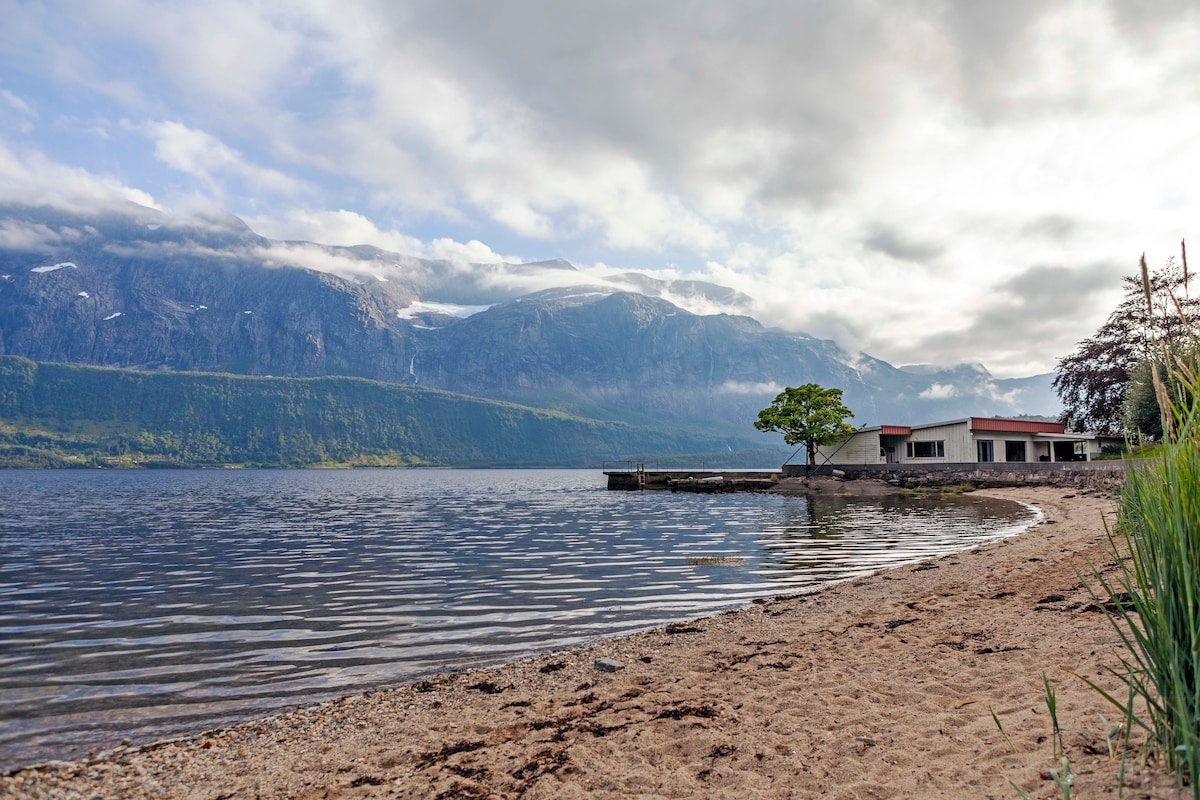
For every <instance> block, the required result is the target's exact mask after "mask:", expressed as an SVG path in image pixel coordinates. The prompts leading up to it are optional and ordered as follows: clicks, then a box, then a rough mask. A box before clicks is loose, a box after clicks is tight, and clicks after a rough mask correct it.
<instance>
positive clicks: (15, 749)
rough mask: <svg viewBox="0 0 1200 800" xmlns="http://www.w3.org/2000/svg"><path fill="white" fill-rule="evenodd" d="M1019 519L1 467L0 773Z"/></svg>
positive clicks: (366, 475) (680, 498)
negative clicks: (0, 771) (34, 470)
mask: <svg viewBox="0 0 1200 800" xmlns="http://www.w3.org/2000/svg"><path fill="white" fill-rule="evenodd" d="M1035 516H1036V513H1035V512H1033V511H1032V510H1030V509H1028V508H1025V507H1023V506H1018V505H1017V504H1013V503H1003V502H996V501H983V500H981V499H978V498H973V497H971V496H970V495H968V496H965V497H962V498H952V499H949V500H936V499H934V500H930V499H922V498H912V497H900V498H895V499H886V500H884V501H882V502H880V501H848V500H839V499H833V498H821V499H819V500H817V501H815V502H814V501H813V500H811V499H809V500H806V499H805V498H800V497H776V496H770V495H759V494H724V495H690V494H670V493H666V492H609V491H607V490H606V489H605V484H604V476H603V475H601V474H600V473H599V472H594V471H582V470H511V471H510V470H485V471H472V470H428V471H426V470H354V471H241V470H228V471H220V470H209V471H200V470H197V471H169V472H168V471H146V472H114V471H99V470H98V471H87V472H83V471H70V472H53V471H45V472H18V471H10V472H0V554H2V555H3V557H2V559H0V770H8V769H11V768H14V767H16V766H18V765H22V764H29V763H35V762H39V761H44V760H48V759H52V758H75V757H80V756H84V755H86V754H87V753H88V752H89V751H92V750H97V749H104V748H107V747H111V746H113V745H115V744H117V743H119V742H120V741H121V740H122V739H125V738H129V739H132V740H133V741H135V742H144V741H148V740H152V739H155V738H164V737H168V736H172V735H178V734H181V733H186V732H195V731H200V730H205V729H208V728H212V727H215V726H217V725H221V724H225V723H228V722H231V721H234V720H238V719H244V718H247V717H254V716H263V715H266V714H269V713H272V712H273V711H275V710H277V709H280V708H283V707H287V706H293V705H298V704H301V703H307V702H313V701H317V700H320V699H324V698H328V697H330V696H336V695H339V694H344V693H346V692H349V691H354V690H360V689H364V688H367V687H371V686H378V685H385V684H396V683H401V682H404V681H408V680H413V679H416V678H419V677H421V676H425V675H429V674H431V673H436V672H438V671H444V670H446V669H447V668H458V667H464V666H468V665H476V664H485V663H495V662H498V661H504V660H511V659H513V658H515V657H518V656H521V655H524V654H529V653H533V652H536V651H542V650H550V649H555V648H562V647H567V646H571V645H578V644H581V643H584V642H587V641H590V640H594V639H596V638H598V637H600V636H607V635H613V634H619V633H622V632H629V631H633V630H638V629H644V628H647V627H652V626H655V625H661V624H664V623H667V622H669V621H672V620H679V619H687V618H692V617H696V616H700V615H703V614H710V613H714V612H718V611H722V610H725V609H730V608H736V607H740V606H744V605H746V604H747V603H749V602H750V601H751V600H752V599H754V598H757V597H764V596H770V595H774V594H780V593H783V592H794V591H801V590H805V589H809V588H811V587H814V586H816V585H818V584H820V583H823V582H827V581H833V580H842V579H846V578H851V577H855V576H858V575H863V574H867V573H870V572H873V571H875V570H878V569H880V568H883V567H889V566H894V565H897V564H902V563H907V562H912V561H916V560H920V559H924V558H929V557H932V556H936V555H940V554H944V553H947V552H951V551H955V550H961V549H963V548H966V547H970V546H973V545H976V544H979V543H982V542H986V541H991V540H994V539H997V538H1001V537H1004V536H1008V535H1011V534H1013V533H1016V532H1017V531H1019V530H1021V529H1023V528H1024V527H1025V526H1027V525H1028V524H1029V523H1030V522H1032V521H1033V520H1034V519H1035Z"/></svg>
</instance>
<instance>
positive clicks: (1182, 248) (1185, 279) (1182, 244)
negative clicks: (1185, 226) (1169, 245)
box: [1179, 239, 1188, 297]
mask: <svg viewBox="0 0 1200 800" xmlns="http://www.w3.org/2000/svg"><path fill="white" fill-rule="evenodd" d="M1179 252H1180V253H1181V254H1182V255H1183V296H1184V297H1187V285H1188V272H1187V239H1180V240H1179Z"/></svg>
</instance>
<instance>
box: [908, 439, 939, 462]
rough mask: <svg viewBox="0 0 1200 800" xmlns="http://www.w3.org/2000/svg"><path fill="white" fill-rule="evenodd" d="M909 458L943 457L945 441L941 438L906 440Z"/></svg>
mask: <svg viewBox="0 0 1200 800" xmlns="http://www.w3.org/2000/svg"><path fill="white" fill-rule="evenodd" d="M908 457H909V458H945V457H946V443H945V442H944V441H942V440H941V439H939V440H937V441H936V442H908Z"/></svg>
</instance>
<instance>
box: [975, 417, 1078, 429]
mask: <svg viewBox="0 0 1200 800" xmlns="http://www.w3.org/2000/svg"><path fill="white" fill-rule="evenodd" d="M971 430H973V431H1006V432H1008V433H1066V432H1067V426H1066V425H1064V424H1062V423H1061V422H1037V421H1035V420H1031V419H1001V418H999V417H971Z"/></svg>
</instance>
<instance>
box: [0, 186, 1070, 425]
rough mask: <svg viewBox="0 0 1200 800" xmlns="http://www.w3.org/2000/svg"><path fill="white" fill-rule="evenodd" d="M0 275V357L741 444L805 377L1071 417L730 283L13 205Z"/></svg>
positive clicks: (1041, 398) (0, 233)
mask: <svg viewBox="0 0 1200 800" xmlns="http://www.w3.org/2000/svg"><path fill="white" fill-rule="evenodd" d="M67 263H69V264H71V265H72V266H71V267H55V265H58V264H67ZM39 270H42V271H39ZM0 276H3V277H0V354H8V355H19V356H22V357H26V358H30V359H32V360H35V361H42V362H68V363H80V364H91V365H97V366H116V367H129V368H138V369H151V370H155V369H157V370H200V371H211V372H230V373H237V374H247V375H286V376H293V377H317V376H322V375H346V376H353V377H361V378H368V379H373V380H382V381H387V382H393V383H399V384H402V385H405V384H406V385H419V386H425V387H430V388H438V389H444V390H447V391H451V392H455V393H459V394H464V395H470V396H477V397H483V398H490V399H498V400H505V401H509V402H517V403H522V404H525V405H531V406H537V407H545V408H551V409H555V410H559V411H563V412H564V413H571V414H579V415H581V416H587V417H590V418H595V419H607V420H629V421H631V422H634V423H636V424H663V423H667V424H672V425H677V426H681V427H683V428H691V429H695V430H710V431H717V432H721V433H728V434H733V433H735V432H741V433H744V432H745V431H746V430H748V429H749V426H750V424H751V423H752V422H753V419H754V417H755V415H756V413H757V410H758V409H761V408H763V407H764V406H765V405H767V404H769V402H770V401H771V399H772V398H773V397H774V395H775V394H776V393H778V392H779V391H780V390H781V389H782V388H783V387H784V386H788V385H798V384H801V383H806V382H815V383H820V384H822V385H825V386H833V387H837V388H841V389H843V391H844V393H845V399H846V402H847V405H849V407H850V408H851V409H853V410H854V411H855V414H856V416H855V418H854V420H853V422H854V423H855V424H874V423H878V422H905V423H913V424H918V423H921V422H929V421H935V420H938V419H949V418H957V417H963V416H972V415H1011V414H1018V413H1030V414H1043V415H1045V414H1053V413H1056V411H1057V408H1056V402H1055V401H1054V400H1053V399H1052V393H1051V390H1050V377H1051V376H1049V375H1040V376H1031V377H1029V378H1019V379H996V378H993V377H992V376H991V375H990V373H988V372H987V371H986V369H985V368H982V366H981V365H957V366H954V367H950V368H942V367H930V366H928V365H908V366H906V367H894V366H892V365H891V364H888V363H887V362H885V361H882V360H881V359H877V358H874V357H871V356H869V355H866V354H861V353H859V354H852V353H848V352H846V351H845V350H843V349H842V348H841V347H839V346H838V345H837V344H836V343H835V342H832V341H829V340H821V339H817V338H814V337H812V336H808V335H807V334H803V333H797V332H791V331H785V330H782V329H778V328H769V327H767V326H764V325H763V324H762V323H760V322H759V321H758V320H756V319H754V318H753V317H751V316H749V315H747V314H745V313H742V312H744V310H745V306H746V305H747V304H748V303H747V300H748V298H745V296H744V295H740V293H738V292H737V291H736V290H733V289H730V288H729V287H721V286H717V285H715V284H707V283H704V282H701V281H678V280H676V281H662V280H659V279H657V278H653V277H650V276H645V275H640V274H639V273H624V274H622V273H615V274H614V275H613V276H610V277H608V278H604V279H597V278H596V277H595V276H589V275H588V274H585V273H583V272H581V271H580V270H578V269H577V268H575V267H574V266H573V265H571V264H570V263H569V262H566V261H562V260H558V259H556V260H551V261H545V262H534V263H529V264H507V263H496V264H465V263H458V262H452V261H448V260H436V259H423V258H418V257H415V256H406V255H402V254H398V253H392V252H389V251H386V250H382V249H380V248H376V247H373V246H369V245H360V246H353V247H343V246H330V245H321V244H316V243H311V242H295V241H292V242H284V241H276V240H271V239H267V238H265V237H262V236H259V235H258V234H256V233H254V232H253V231H252V230H251V229H250V228H249V227H248V226H246V225H245V223H243V222H242V221H241V220H238V219H237V218H235V217H223V216H220V215H210V216H208V217H206V218H197V219H190V220H186V221H180V220H176V219H173V218H170V217H167V216H166V215H164V214H162V213H161V212H158V211H156V210H154V209H145V208H143V207H139V206H134V207H133V208H132V209H130V208H124V209H118V210H113V209H104V210H101V211H97V212H96V213H93V214H90V215H89V214H85V213H79V212H69V211H64V210H60V209H50V208H37V207H30V206H20V207H18V206H13V205H5V206H0ZM634 289H636V290H637V291H634ZM680 302H685V303H689V304H691V305H693V307H703V308H706V309H708V310H709V311H712V312H714V313H695V312H693V311H690V310H688V309H687V308H685V307H684V306H682V305H680V304H679V303H680Z"/></svg>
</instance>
